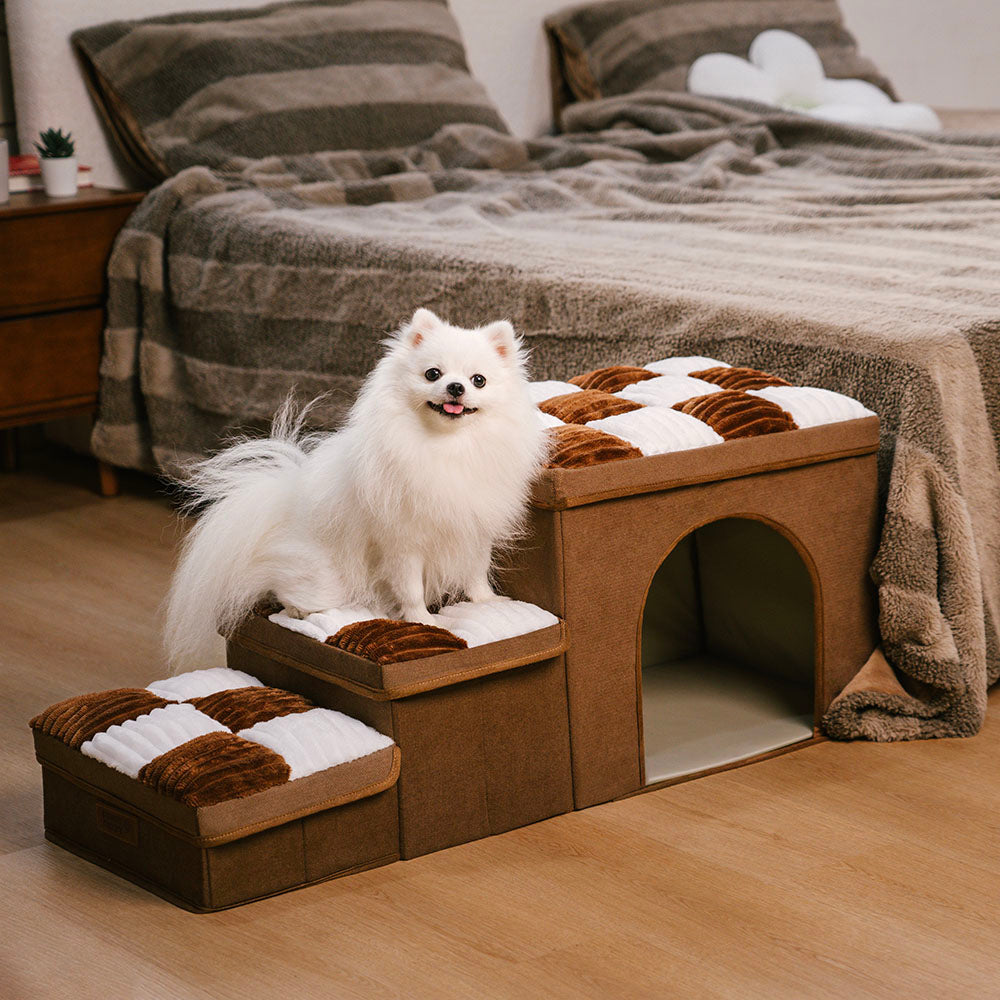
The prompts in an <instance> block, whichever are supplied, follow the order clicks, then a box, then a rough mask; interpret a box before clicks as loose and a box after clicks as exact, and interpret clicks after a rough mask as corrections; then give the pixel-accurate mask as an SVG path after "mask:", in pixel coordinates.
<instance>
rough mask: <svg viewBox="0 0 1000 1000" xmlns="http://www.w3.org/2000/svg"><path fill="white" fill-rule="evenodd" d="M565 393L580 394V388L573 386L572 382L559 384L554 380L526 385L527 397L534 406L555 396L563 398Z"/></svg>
mask: <svg viewBox="0 0 1000 1000" xmlns="http://www.w3.org/2000/svg"><path fill="white" fill-rule="evenodd" d="M567 392H580V387H579V386H578V385H573V383H572V382H559V381H557V380H556V379H549V380H548V381H546V382H529V383H528V395H529V396H530V397H531V401H532V402H533V403H534V404H535V405H536V406H537V405H538V404H539V403H544V402H545V400H547V399H553V398H554V397H556V396H565V395H566V393H567Z"/></svg>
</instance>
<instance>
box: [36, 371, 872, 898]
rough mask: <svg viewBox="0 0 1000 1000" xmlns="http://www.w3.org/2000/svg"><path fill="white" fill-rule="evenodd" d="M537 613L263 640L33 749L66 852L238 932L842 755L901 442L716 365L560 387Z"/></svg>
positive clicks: (856, 412) (242, 634)
mask: <svg viewBox="0 0 1000 1000" xmlns="http://www.w3.org/2000/svg"><path fill="white" fill-rule="evenodd" d="M530 389H531V393H532V396H533V399H534V401H535V402H536V404H537V405H538V417H539V420H540V421H542V422H543V424H545V425H546V426H548V427H549V428H551V430H550V434H551V435H552V438H553V447H552V452H551V456H550V461H549V467H548V468H547V469H546V470H545V471H544V472H543V474H542V475H541V477H540V478H539V480H538V482H537V484H536V486H535V490H534V495H533V498H532V506H531V512H530V521H529V530H528V533H527V536H526V537H525V538H524V539H523V541H522V542H521V543H520V544H519V545H518V547H517V548H516V550H515V551H514V553H513V554H512V556H511V557H510V559H509V560H508V565H507V566H506V567H505V569H504V571H503V579H502V584H503V590H504V592H505V593H506V594H508V595H510V596H511V597H512V598H515V600H498V601H495V602H488V603H486V604H478V605H474V604H469V603H460V604H456V605H451V606H448V607H445V608H443V609H442V611H441V612H440V613H439V614H438V615H437V616H435V619H434V620H435V624H434V625H432V626H426V625H418V624H415V623H411V622H396V621H389V620H386V619H382V618H379V617H378V616H377V614H376V613H375V612H374V611H373V609H366V608H354V609H330V610H328V611H326V612H322V613H318V614H313V615H309V616H308V617H307V618H305V619H301V620H300V619H294V618H290V617H288V616H286V615H284V614H283V613H281V612H280V611H278V612H275V613H273V614H265V613H259V614H255V615H253V616H251V618H250V619H249V620H248V621H246V622H245V623H244V624H243V625H242V626H241V627H240V628H239V629H238V630H237V632H236V633H235V634H234V635H233V636H232V638H231V639H230V641H229V643H228V660H229V668H228V669H223V670H215V671H213V670H206V671H194V672H192V673H191V674H186V675H181V676H179V677H174V678H169V679H167V680H165V681H161V682H156V683H153V684H150V685H149V687H148V688H145V689H119V690H116V691H111V692H102V693H100V694H96V695H84V696H81V697H79V698H75V699H69V700H68V701H66V702H61V703H59V704H58V705H55V706H53V707H52V708H50V709H48V710H47V711H46V712H43V713H42V714H41V715H39V716H38V717H36V718H35V719H34V720H32V728H33V730H34V738H35V743H36V751H37V755H38V758H39V760H40V761H41V763H42V767H43V775H44V796H45V824H46V834H47V836H48V837H49V838H50V839H51V840H53V841H55V842H56V843H59V844H61V845H63V846H65V847H67V848H68V849H69V850H71V851H74V852H75V853H77V854H80V855H82V856H84V857H87V858H89V859H90V860H92V861H95V862H96V863H98V864H101V865H103V866H104V867H106V868H109V869H110V870H112V871H115V872H117V873H119V874H121V875H123V876H124V877H126V878H128V879H131V880H132V881H134V882H137V883H138V884H140V885H144V886H146V887H147V888H150V889H151V890H152V891H154V892H157V893H159V894H160V895H163V896H165V897H166V898H168V899H171V900H172V901H174V902H177V903H179V904H180V905H183V906H187V907H188V908H191V909H198V910H213V909H219V908H223V907H226V906H232V905H236V904H238V903H241V902H247V901H249V900H251V899H256V898H260V897H263V896H267V895H271V894H274V893H276V892H282V891H285V890H287V889H290V888H295V887H297V886H301V885H307V884H310V883H312V882H318V881H322V880H324V879H328V878H333V877H335V876H337V875H343V874H348V873H350V872H354V871H360V870H362V869H364V868H369V867H373V866H375V865H379V864H384V863H386V862H389V861H392V860H395V859H396V858H399V857H401V858H412V857H415V856H418V855H420V854H424V853H427V852H429V851H435V850H440V849H442V848H446V847H449V846H451V845H454V844H460V843H464V842H467V841H469V840H473V839H476V838H478V837H483V836H487V835H490V834H494V833H502V832H504V831H506V830H510V829H514V828H516V827H519V826H523V825H525V824H528V823H533V822H537V821H538V820H542V819H545V818H547V817H550V816H554V815H557V814H559V813H564V812H567V811H569V810H571V809H573V808H583V807H586V806H589V805H593V804H596V803H598V802H604V801H607V800H609V799H613V798H618V797H621V796H626V795H631V794H634V793H636V792H639V791H642V790H645V789H648V788H652V787H657V786H659V785H662V784H664V783H669V782H671V781H674V780H679V779H681V778H686V777H691V776H694V775H698V774H704V773H708V772H710V771H712V770H714V769H716V768H719V767H726V766H731V765H733V764H735V763H739V762H744V761H747V760H752V759H757V758H758V757H760V756H762V755H766V754H768V753H771V752H775V751H780V750H783V749H788V748H790V747H794V746H799V745H804V744H805V743H808V742H810V741H812V740H813V739H815V738H817V736H818V734H819V727H820V724H821V719H822V717H823V714H824V713H825V712H826V710H827V709H828V708H829V706H830V703H831V702H832V701H833V700H834V699H835V697H836V696H837V694H838V693H839V692H840V691H841V690H842V689H843V687H844V686H845V685H846V684H847V682H848V681H849V680H850V679H851V678H852V677H853V675H854V674H855V673H856V672H857V670H858V668H859V667H860V666H861V664H863V663H864V662H865V660H866V659H867V658H868V656H869V654H870V653H871V651H872V649H873V648H874V647H875V645H876V643H877V631H876V627H875V614H874V605H873V595H872V591H871V586H870V583H869V580H868V567H869V565H870V563H871V560H872V558H873V554H874V548H875V543H876V533H877V526H878V512H877V495H876V470H875V461H876V459H875V452H876V449H877V446H878V420H877V418H876V417H875V416H874V415H873V414H871V413H870V412H869V411H868V410H866V409H865V408H864V407H863V406H862V405H861V404H860V403H858V402H856V401H855V400H852V399H850V398H848V397H846V396H843V395H840V394H838V393H834V392H830V391H828V390H824V389H819V388H813V387H801V386H792V385H789V384H788V383H787V382H785V381H784V380H782V379H780V378H778V377H776V376H773V375H769V374H767V373H764V372H759V371H755V370H753V369H747V368H737V367H730V366H728V365H725V364H724V363H722V362H719V361H716V360H714V359H711V358H702V357H692V358H669V359H664V360H661V361H658V362H653V363H651V364H649V365H647V366H645V367H638V366H615V367H611V368H604V369H598V370H596V371H593V372H588V373H586V374H584V375H581V376H578V377H576V378H573V379H570V380H569V381H567V382H554V381H549V382H537V383H532V384H531V387H530Z"/></svg>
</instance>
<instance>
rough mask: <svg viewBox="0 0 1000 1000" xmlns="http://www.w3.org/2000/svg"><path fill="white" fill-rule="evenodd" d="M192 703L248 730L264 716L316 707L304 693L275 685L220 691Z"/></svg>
mask: <svg viewBox="0 0 1000 1000" xmlns="http://www.w3.org/2000/svg"><path fill="white" fill-rule="evenodd" d="M190 704H192V705H194V707H195V708H197V709H198V711H199V712H204V714H205V715H207V716H209V717H210V718H212V719H215V721H216V722H219V723H221V724H222V725H223V726H225V727H226V728H227V729H231V730H232V731H233V732H236V731H238V730H240V729H248V728H249V727H250V726H253V725H256V723H258V722H263V721H264V720H265V719H273V718H275V717H276V716H279V715H293V714H294V713H296V712H308V711H309V709H311V708H314V707H315V706H314V705H313V703H312V702H311V701H308V700H307V699H305V698H303V697H302V696H301V695H298V694H293V693H292V692H291V691H282V690H281V689H280V688H273V687H247V688H234V689H233V690H230V691H217V692H216V693H215V694H210V695H206V696H205V697H204V698H192V699H191V702H190Z"/></svg>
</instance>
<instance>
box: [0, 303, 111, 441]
mask: <svg viewBox="0 0 1000 1000" xmlns="http://www.w3.org/2000/svg"><path fill="white" fill-rule="evenodd" d="M103 326H104V312H103V310H102V309H99V308H97V309H75V310H73V311H72V312H63V313H50V314H47V315H42V316H29V317H26V318H24V319H8V320H2V321H0V357H3V359H4V363H3V364H2V365H0V421H2V420H4V419H5V418H9V417H13V416H20V415H22V414H31V413H35V412H38V413H42V412H45V411H50V410H53V409H58V408H66V409H70V408H81V409H82V408H84V407H85V406H87V405H88V404H94V403H96V401H97V369H98V366H99V364H100V356H101V331H102V328H103Z"/></svg>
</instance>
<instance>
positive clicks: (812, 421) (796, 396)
mask: <svg viewBox="0 0 1000 1000" xmlns="http://www.w3.org/2000/svg"><path fill="white" fill-rule="evenodd" d="M750 395H751V396H760V397H761V398H762V399H769V400H770V401H771V402H772V403H776V404H777V405H778V406H780V407H782V408H783V409H784V410H787V411H788V413H790V414H791V415H792V419H793V420H794V421H795V423H796V424H798V425H799V427H818V426H819V425H820V424H835V423H839V422H840V421H841V420H857V419H859V418H860V417H871V416H874V414H873V413H872V411H871V410H869V409H868V407H866V406H864V405H862V404H861V403H859V402H858V401H857V400H856V399H851V397H850V396H845V395H843V394H842V393H839V392H832V391H831V390H830V389H819V388H816V387H814V386H798V385H788V386H783V385H777V386H768V387H767V388H763V389H757V390H751V391H750Z"/></svg>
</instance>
